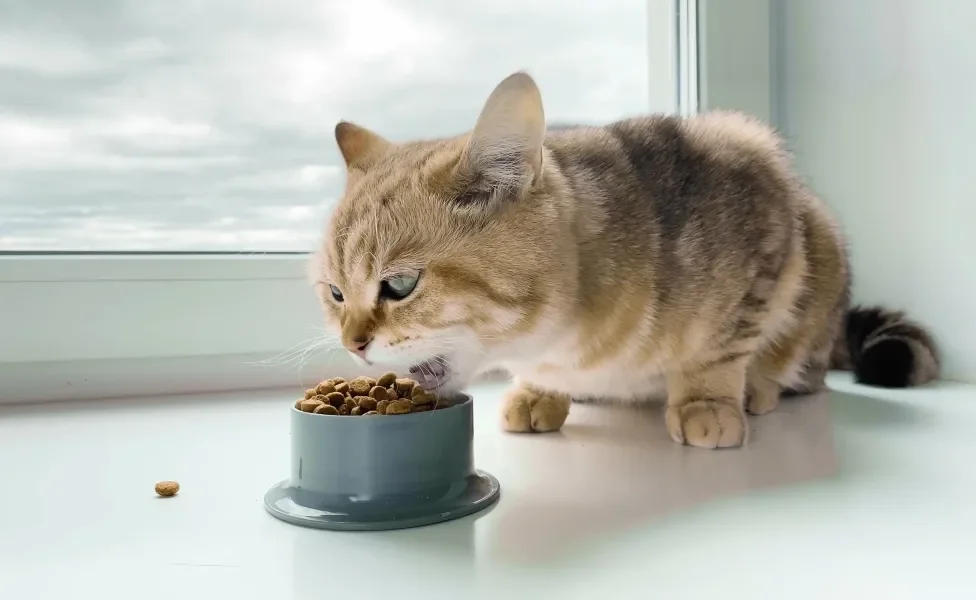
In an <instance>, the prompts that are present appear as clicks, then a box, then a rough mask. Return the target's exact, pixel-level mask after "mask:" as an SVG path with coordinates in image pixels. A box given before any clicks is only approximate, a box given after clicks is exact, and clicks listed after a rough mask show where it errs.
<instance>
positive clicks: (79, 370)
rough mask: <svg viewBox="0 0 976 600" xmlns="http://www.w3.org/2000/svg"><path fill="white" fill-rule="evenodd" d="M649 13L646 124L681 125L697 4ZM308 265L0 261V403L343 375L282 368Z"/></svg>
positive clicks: (334, 356)
mask: <svg viewBox="0 0 976 600" xmlns="http://www.w3.org/2000/svg"><path fill="white" fill-rule="evenodd" d="M647 6H648V10H647V14H648V38H647V40H648V41H647V45H648V52H647V56H648V59H647V60H648V69H649V71H648V72H649V86H648V87H649V90H648V93H649V98H648V104H649V107H648V108H649V111H650V112H672V113H683V114H691V113H693V112H694V111H695V110H697V105H698V100H697V93H698V92H697V89H698V73H697V63H698V59H697V56H696V55H695V49H696V48H697V47H698V46H697V39H696V37H697V6H698V2H697V0H647ZM472 110H477V107H472ZM307 260H308V257H307V255H303V254H265V255H245V254H239V255H222V254H205V255H196V254H152V253H144V254H106V253H95V254H72V253H67V254H58V253H48V254H28V253H24V254H16V253H7V254H2V255H0V403H2V402H31V401H50V400H75V399H90V398H106V397H128V396H134V395H154V394H173V393H195V392H207V391H216V390H228V391H230V390H237V389H251V388H262V387H268V388H270V387H278V386H289V385H294V386H296V387H297V386H298V385H307V384H308V383H310V382H313V381H317V380H318V379H319V378H320V377H322V376H324V374H325V373H330V374H332V373H350V372H352V371H353V370H354V369H355V367H354V365H353V363H352V361H351V360H350V359H349V358H348V357H347V356H346V354H345V353H344V352H341V351H340V352H335V353H331V354H330V353H329V352H323V353H321V354H319V355H318V356H316V357H315V358H314V359H313V360H311V361H310V362H308V364H306V365H305V366H304V368H301V369H299V368H297V367H298V364H299V363H300V362H301V361H303V360H304V359H305V358H307V357H303V356H300V355H298V354H294V353H293V354H287V352H288V350H289V349H290V348H296V347H301V342H302V341H303V340H308V339H309V338H312V337H313V336H315V335H317V329H316V328H318V327H321V326H322V322H321V315H320V308H319V306H318V305H317V300H316V298H315V295H314V294H313V292H312V290H311V289H310V285H309V283H308V280H307V278H306V265H307ZM282 353H286V354H284V355H282ZM276 355H278V356H279V357H281V358H279V360H278V361H271V363H270V364H269V363H268V362H267V361H268V360H269V359H271V358H272V357H275V356H276ZM289 358H290V359H291V360H288V359H289ZM261 361H265V362H264V363H263V364H262V362H261Z"/></svg>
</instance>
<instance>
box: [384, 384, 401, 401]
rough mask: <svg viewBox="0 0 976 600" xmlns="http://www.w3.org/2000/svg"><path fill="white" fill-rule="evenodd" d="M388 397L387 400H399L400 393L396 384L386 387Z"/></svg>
mask: <svg viewBox="0 0 976 600" xmlns="http://www.w3.org/2000/svg"><path fill="white" fill-rule="evenodd" d="M386 399H387V400H399V399H400V394H398V393H397V391H396V387H395V386H390V387H388V388H386Z"/></svg>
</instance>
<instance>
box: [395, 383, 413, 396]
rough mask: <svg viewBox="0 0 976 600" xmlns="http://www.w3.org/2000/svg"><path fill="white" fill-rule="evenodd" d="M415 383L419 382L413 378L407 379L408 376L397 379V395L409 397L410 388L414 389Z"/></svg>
mask: <svg viewBox="0 0 976 600" xmlns="http://www.w3.org/2000/svg"><path fill="white" fill-rule="evenodd" d="M415 385H417V382H416V381H414V380H413V379H407V378H403V379H397V380H396V391H397V395H399V396H400V397H401V398H403V397H405V396H406V397H409V396H410V390H412V389H413V386H415Z"/></svg>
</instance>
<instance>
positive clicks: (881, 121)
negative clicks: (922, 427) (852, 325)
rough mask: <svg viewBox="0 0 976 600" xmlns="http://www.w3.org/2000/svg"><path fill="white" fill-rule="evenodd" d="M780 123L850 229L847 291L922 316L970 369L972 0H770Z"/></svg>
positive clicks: (975, 206)
mask: <svg viewBox="0 0 976 600" xmlns="http://www.w3.org/2000/svg"><path fill="white" fill-rule="evenodd" d="M779 18H780V19H781V24H780V25H779V27H780V28H781V29H782V31H781V32H780V34H779V35H778V36H777V38H778V41H779V43H780V44H781V45H782V47H781V48H780V49H779V50H778V51H777V55H779V56H780V58H781V62H780V65H779V67H780V69H781V70H782V76H783V77H782V81H781V84H782V89H781V90H780V91H781V92H782V98H781V100H782V102H783V106H782V114H783V116H784V117H785V120H784V123H783V126H784V128H785V131H786V133H787V134H788V135H789V136H790V138H791V144H792V146H793V148H794V149H795V150H796V152H797V156H798V160H799V164H800V167H801V170H802V171H803V172H804V174H805V175H807V176H809V178H810V179H811V181H812V183H813V185H814V187H815V188H816V189H817V190H818V191H819V192H821V193H822V194H823V195H824V196H825V197H826V198H827V200H828V202H830V204H831V205H832V206H834V207H835V208H836V209H837V210H838V212H839V213H840V216H841V221H842V222H843V224H844V228H845V229H846V230H847V232H848V234H849V236H850V238H851V250H852V253H853V265H854V281H855V285H854V289H855V296H856V299H857V300H859V301H864V302H883V303H886V304H889V305H893V306H898V307H903V308H907V309H909V310H910V311H911V312H912V313H913V315H915V316H917V317H918V319H919V320H921V321H922V322H924V323H926V324H928V325H931V326H932V328H933V329H934V330H935V332H936V334H937V335H938V337H939V339H940V341H941V343H942V346H943V348H944V354H945V368H946V369H945V371H946V376H947V377H951V378H959V379H966V380H970V381H976V319H974V318H973V314H972V311H973V298H976V266H974V264H973V258H972V257H974V256H976V236H974V235H973V233H974V227H976V201H974V195H973V190H976V169H973V166H972V162H973V151H974V148H976V111H974V110H973V108H972V107H973V102H974V97H976V79H974V78H973V76H972V74H973V73H974V72H976V38H974V37H973V35H972V24H973V23H974V22H976V3H973V2H961V1H959V0H926V1H924V2H923V1H922V0H859V1H858V2H850V1H849V0H783V1H782V10H781V11H780V13H779Z"/></svg>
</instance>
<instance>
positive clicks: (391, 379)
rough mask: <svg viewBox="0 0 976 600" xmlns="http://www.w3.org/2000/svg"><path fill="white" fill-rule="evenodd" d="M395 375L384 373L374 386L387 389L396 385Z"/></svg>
mask: <svg viewBox="0 0 976 600" xmlns="http://www.w3.org/2000/svg"><path fill="white" fill-rule="evenodd" d="M396 378H397V377H396V373H385V374H383V375H382V376H380V378H379V379H377V380H376V385H378V386H380V387H385V388H388V387H390V386H391V385H393V384H394V383H396Z"/></svg>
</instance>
